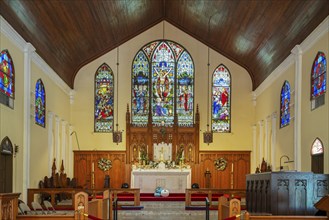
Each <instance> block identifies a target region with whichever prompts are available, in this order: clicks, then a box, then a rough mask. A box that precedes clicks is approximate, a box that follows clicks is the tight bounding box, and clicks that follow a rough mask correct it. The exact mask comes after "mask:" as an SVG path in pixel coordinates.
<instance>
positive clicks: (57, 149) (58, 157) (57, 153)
mask: <svg viewBox="0 0 329 220" xmlns="http://www.w3.org/2000/svg"><path fill="white" fill-rule="evenodd" d="M59 123H60V118H59V117H58V116H57V115H55V156H56V168H57V170H59V168H60V164H61V161H60V160H61V155H60V153H61V152H60V150H61V149H60V138H59Z"/></svg>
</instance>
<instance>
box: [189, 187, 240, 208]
mask: <svg viewBox="0 0 329 220" xmlns="http://www.w3.org/2000/svg"><path fill="white" fill-rule="evenodd" d="M194 194H205V195H206V196H207V197H208V199H209V202H210V206H211V205H212V196H213V194H219V195H225V194H227V195H229V198H230V199H232V198H233V197H234V196H240V197H241V198H245V197H246V190H245V189H208V188H203V189H202V188H201V189H195V188H194V189H186V190H185V206H192V195H194Z"/></svg>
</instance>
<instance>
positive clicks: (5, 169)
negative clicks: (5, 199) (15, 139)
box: [0, 137, 13, 193]
mask: <svg viewBox="0 0 329 220" xmlns="http://www.w3.org/2000/svg"><path fill="white" fill-rule="evenodd" d="M0 150H1V152H0V193H11V192H12V191H13V188H12V186H13V145H12V143H11V141H10V139H9V138H8V137H5V138H4V139H3V140H2V141H1V145H0Z"/></svg>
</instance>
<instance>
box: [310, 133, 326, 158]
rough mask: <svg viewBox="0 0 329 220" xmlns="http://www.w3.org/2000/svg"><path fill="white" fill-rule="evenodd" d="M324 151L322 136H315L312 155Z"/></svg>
mask: <svg viewBox="0 0 329 220" xmlns="http://www.w3.org/2000/svg"><path fill="white" fill-rule="evenodd" d="M323 153H324V147H323V142H322V141H321V139H320V138H318V137H317V138H315V139H314V141H313V143H312V146H311V155H319V154H323Z"/></svg>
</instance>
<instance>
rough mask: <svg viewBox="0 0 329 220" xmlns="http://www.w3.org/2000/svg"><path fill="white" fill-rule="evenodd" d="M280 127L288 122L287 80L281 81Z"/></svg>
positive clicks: (288, 87) (288, 93)
mask: <svg viewBox="0 0 329 220" xmlns="http://www.w3.org/2000/svg"><path fill="white" fill-rule="evenodd" d="M280 106H281V107H280V128H282V127H285V126H287V125H289V123H290V84H289V82H288V81H285V82H284V83H283V86H282V89H281V100H280Z"/></svg>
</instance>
